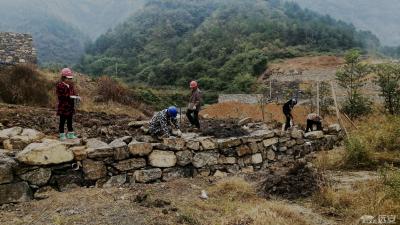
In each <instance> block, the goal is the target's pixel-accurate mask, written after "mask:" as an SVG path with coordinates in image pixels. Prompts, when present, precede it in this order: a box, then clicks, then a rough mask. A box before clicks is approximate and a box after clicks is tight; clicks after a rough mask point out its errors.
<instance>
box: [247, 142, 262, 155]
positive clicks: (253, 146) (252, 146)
mask: <svg viewBox="0 0 400 225" xmlns="http://www.w3.org/2000/svg"><path fill="white" fill-rule="evenodd" d="M249 148H250V150H251V153H257V152H260V149H259V147H258V144H257V143H256V142H250V143H249Z"/></svg>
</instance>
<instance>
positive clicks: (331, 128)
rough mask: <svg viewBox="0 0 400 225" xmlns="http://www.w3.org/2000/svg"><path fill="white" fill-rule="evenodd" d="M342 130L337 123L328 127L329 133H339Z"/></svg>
mask: <svg viewBox="0 0 400 225" xmlns="http://www.w3.org/2000/svg"><path fill="white" fill-rule="evenodd" d="M341 130H342V128H341V127H340V125H339V124H337V123H335V124H331V125H329V127H328V132H329V133H339V132H340V131H341Z"/></svg>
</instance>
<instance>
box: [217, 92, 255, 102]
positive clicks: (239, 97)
mask: <svg viewBox="0 0 400 225" xmlns="http://www.w3.org/2000/svg"><path fill="white" fill-rule="evenodd" d="M262 97H263V95H260V94H221V95H219V96H218V103H222V102H240V103H247V104H257V103H259V102H260V100H261V99H262Z"/></svg>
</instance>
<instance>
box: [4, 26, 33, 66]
mask: <svg viewBox="0 0 400 225" xmlns="http://www.w3.org/2000/svg"><path fill="white" fill-rule="evenodd" d="M23 63H26V64H36V63H37V56H36V50H35V48H34V47H33V39H32V35H30V34H21V33H11V32H0V66H2V65H3V66H4V65H16V64H23Z"/></svg>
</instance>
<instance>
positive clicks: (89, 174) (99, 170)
mask: <svg viewBox="0 0 400 225" xmlns="http://www.w3.org/2000/svg"><path fill="white" fill-rule="evenodd" d="M82 167H83V168H82V169H83V174H84V176H85V179H86V180H98V179H100V178H103V177H105V176H107V168H106V166H105V165H104V163H103V162H102V161H94V160H91V159H85V160H83V162H82Z"/></svg>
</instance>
